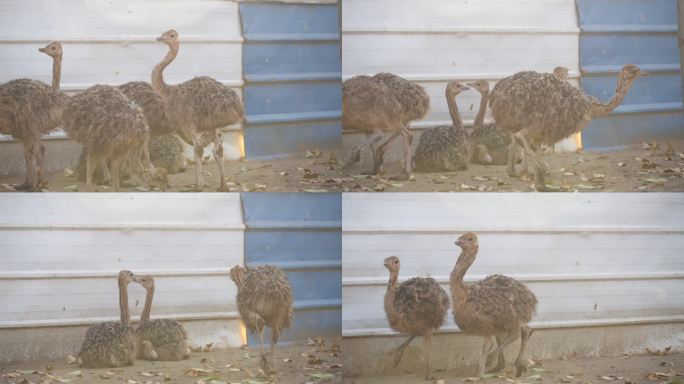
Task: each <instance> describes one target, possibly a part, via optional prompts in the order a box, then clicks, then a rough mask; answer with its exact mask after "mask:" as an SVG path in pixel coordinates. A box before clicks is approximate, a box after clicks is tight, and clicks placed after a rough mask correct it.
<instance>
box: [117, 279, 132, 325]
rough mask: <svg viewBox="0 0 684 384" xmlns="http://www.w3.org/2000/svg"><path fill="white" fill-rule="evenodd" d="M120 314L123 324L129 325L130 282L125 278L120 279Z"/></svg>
mask: <svg viewBox="0 0 684 384" xmlns="http://www.w3.org/2000/svg"><path fill="white" fill-rule="evenodd" d="M119 314H120V315H121V324H123V325H127V324H128V323H129V322H130V319H131V317H130V315H129V313H128V284H127V283H126V281H125V280H124V279H119Z"/></svg>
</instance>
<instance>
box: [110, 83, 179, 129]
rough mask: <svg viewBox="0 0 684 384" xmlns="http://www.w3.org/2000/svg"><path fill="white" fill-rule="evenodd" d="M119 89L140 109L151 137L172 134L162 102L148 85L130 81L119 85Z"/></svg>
mask: <svg viewBox="0 0 684 384" xmlns="http://www.w3.org/2000/svg"><path fill="white" fill-rule="evenodd" d="M119 89H120V90H121V92H122V93H123V94H124V95H126V97H128V98H129V99H130V100H132V101H133V102H134V103H135V104H137V105H138V107H140V109H141V110H142V112H143V114H144V115H145V118H146V119H147V124H148V126H149V127H150V134H151V135H152V136H153V137H154V136H159V135H166V134H169V133H173V131H172V129H171V123H170V122H169V119H168V118H167V117H166V110H165V107H164V100H163V99H162V98H161V96H159V94H157V92H155V91H154V88H152V85H151V84H150V83H147V82H144V81H131V82H128V83H125V84H122V85H120V86H119Z"/></svg>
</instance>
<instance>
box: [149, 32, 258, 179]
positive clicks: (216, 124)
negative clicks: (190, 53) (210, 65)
mask: <svg viewBox="0 0 684 384" xmlns="http://www.w3.org/2000/svg"><path fill="white" fill-rule="evenodd" d="M157 41H162V42H164V44H166V45H167V46H168V47H169V51H168V53H167V54H166V56H165V57H164V58H163V59H162V61H160V62H159V64H157V65H156V66H155V67H154V70H153V71H152V87H153V88H154V90H155V92H157V93H158V94H159V95H160V96H161V97H162V99H163V100H164V103H165V106H166V114H167V116H168V118H169V121H170V122H171V124H172V127H173V128H174V131H177V132H179V133H180V135H181V137H182V138H183V139H184V140H187V139H190V140H191V141H192V144H193V147H194V152H195V166H196V168H195V188H196V189H197V190H198V191H199V190H202V188H203V187H204V181H203V178H202V154H203V153H204V146H202V144H201V142H202V138H201V136H202V134H203V133H209V134H211V135H212V138H213V142H214V146H213V149H212V150H213V154H214V159H215V160H216V164H218V168H219V176H220V178H221V180H220V183H219V190H225V189H226V180H225V177H224V171H223V143H222V141H221V135H220V133H219V129H220V128H222V127H225V126H227V125H231V124H235V123H237V122H239V121H240V120H242V117H243V116H244V114H245V112H244V108H243V106H242V101H240V98H239V97H238V95H237V93H235V91H233V90H232V89H230V88H228V87H226V86H224V85H223V84H221V83H219V82H218V81H216V80H214V79H212V78H211V77H208V76H199V77H195V78H193V79H190V80H188V81H186V82H184V83H181V84H178V85H167V84H166V83H165V82H164V77H163V72H164V69H165V68H166V67H167V66H168V65H169V64H171V62H172V61H173V60H174V59H175V58H176V55H178V49H179V46H180V41H179V37H178V32H176V31H175V30H173V29H171V30H168V31H166V32H164V33H163V34H162V35H161V36H160V37H158V38H157Z"/></svg>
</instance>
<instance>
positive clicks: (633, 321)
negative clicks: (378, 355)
mask: <svg viewBox="0 0 684 384" xmlns="http://www.w3.org/2000/svg"><path fill="white" fill-rule="evenodd" d="M680 322H684V315H682V316H652V317H635V318H615V319H591V320H555V321H554V320H551V321H534V322H531V323H530V327H531V328H532V329H558V328H584V327H601V326H619V325H640V324H659V323H680ZM462 332H463V331H461V330H460V329H459V328H458V327H457V326H455V325H447V326H444V327H442V328H440V329H439V330H438V331H437V332H436V333H462ZM398 335H400V334H399V333H397V332H394V331H392V330H391V329H390V328H371V329H347V330H344V329H343V330H342V337H368V336H398Z"/></svg>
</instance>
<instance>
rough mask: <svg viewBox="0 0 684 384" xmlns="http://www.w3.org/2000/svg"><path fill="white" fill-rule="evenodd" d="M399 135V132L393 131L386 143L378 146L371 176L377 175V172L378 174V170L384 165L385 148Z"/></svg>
mask: <svg viewBox="0 0 684 384" xmlns="http://www.w3.org/2000/svg"><path fill="white" fill-rule="evenodd" d="M400 135H401V131H394V133H392V136H390V137H389V139H387V141H385V142H384V143H382V144H381V145H380V147H379V148H378V150H377V153H376V155H375V159H376V161H375V164H374V168H373V174H377V173H378V172H380V170H382V165H383V164H384V163H385V151H386V150H387V147H388V146H389V145H390V144H392V142H393V141H394V139H396V138H397V137H399V136H400Z"/></svg>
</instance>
